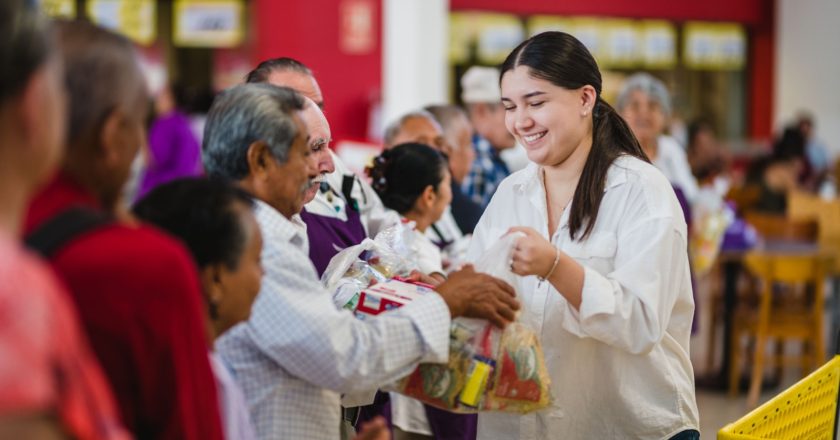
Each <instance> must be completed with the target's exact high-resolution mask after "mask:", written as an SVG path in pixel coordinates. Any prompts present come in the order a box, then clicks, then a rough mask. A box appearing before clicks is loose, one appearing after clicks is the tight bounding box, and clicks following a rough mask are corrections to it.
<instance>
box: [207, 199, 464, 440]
mask: <svg viewBox="0 0 840 440" xmlns="http://www.w3.org/2000/svg"><path fill="white" fill-rule="evenodd" d="M255 214H256V217H257V222H258V223H259V225H260V230H261V231H262V234H263V243H264V245H263V251H262V265H263V268H264V270H265V275H264V276H263V279H262V288H261V289H260V293H259V295H258V296H257V299H256V301H255V303H254V306H253V308H252V311H251V317H250V319H249V320H248V321H247V322H246V323H242V324H239V325H237V326H236V327H234V328H233V329H231V330H230V331H228V332H227V333H225V335H223V336H222V337H221V338H220V339H219V340H218V341H216V349H217V351H218V353H219V354H221V355H222V357H223V359H224V360H225V362H226V364H227V365H228V366H230V368H231V369H232V370H233V373H234V375H235V377H236V380H237V382H239V384H240V385H241V387H242V390H243V392H244V393H245V397H246V399H247V400H248V406H249V409H250V414H251V419H252V421H253V422H254V426H255V428H256V431H257V436H258V438H260V439H307V440H308V439H313V440H319V439H324V440H334V439H337V438H339V427H340V421H341V414H340V403H339V396H340V393H348V392H356V391H364V390H371V389H376V388H377V387H379V386H381V385H384V384H386V383H389V382H392V381H395V380H397V379H399V378H401V377H404V376H406V375H408V374H409V373H411V371H412V370H413V369H414V368H415V367H416V366H417V364H418V363H419V362H438V363H442V362H446V361H447V359H448V356H449V325H450V314H449V309H448V308H447V306H446V303H445V302H444V301H443V299H442V298H441V297H440V296H439V295H437V294H429V295H425V296H424V297H423V298H420V299H418V300H416V301H413V302H412V303H411V304H408V305H406V306H405V307H402V308H401V309H399V310H396V311H393V312H389V313H385V314H383V315H380V316H378V317H375V318H371V319H367V320H364V321H362V320H358V319H356V318H355V317H354V316H353V314H352V313H351V312H349V311H347V310H339V309H337V308H336V307H335V305H334V304H333V302H332V296H331V295H330V293H329V292H328V291H326V290H325V289H324V287H323V286H322V285H321V283H320V282H319V281H318V277H317V275H316V273H315V268H314V267H313V266H312V263H311V262H310V261H309V257H308V256H307V254H306V253H305V252H303V251H302V249H301V246H303V245H304V244H305V243H306V236H305V234H303V233H302V232H301V230H300V228H298V227H296V226H295V225H294V224H293V223H291V222H290V221H289V220H288V219H286V218H285V217H283V216H282V215H281V214H280V213H279V212H277V211H276V210H274V209H273V208H271V207H270V206H268V205H267V204H265V203H263V202H261V201H257V206H256V209H255Z"/></svg>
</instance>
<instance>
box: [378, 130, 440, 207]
mask: <svg viewBox="0 0 840 440" xmlns="http://www.w3.org/2000/svg"><path fill="white" fill-rule="evenodd" d="M447 167H448V164H447V161H446V157H444V155H443V154H441V153H440V152H439V151H438V150H435V149H434V148H432V147H430V146H428V145H424V144H418V143H405V144H399V145H397V146H395V147H394V148H391V149H390V150H385V151H383V152H382V154H380V155H379V156H377V157H376V158H375V159H374V160H373V166H372V167H369V168H368V169H367V173H368V176H370V178H371V179H372V183H371V186H373V189H374V190H375V191H376V193H377V194H379V198H381V199H382V203H383V204H385V206H387V207H388V208H390V209H393V210H394V211H397V212H398V213H400V214H405V213H406V212H408V211H410V210H411V208H413V207H414V202H416V201H417V198H418V197H420V195H422V194H423V191H425V190H426V187H428V186H429V185H431V186H432V188H433V189H434V190H435V192H437V190H438V187H439V186H440V183H441V182H442V181H443V177H444V175H445V172H446V170H447Z"/></svg>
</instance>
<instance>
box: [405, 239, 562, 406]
mask: <svg viewBox="0 0 840 440" xmlns="http://www.w3.org/2000/svg"><path fill="white" fill-rule="evenodd" d="M520 236H521V235H519V234H511V235H508V236H505V237H503V238H502V239H501V240H500V241H499V242H498V243H497V244H496V245H494V246H492V247H491V248H490V249H489V250H488V251H487V252H486V253H485V255H484V257H483V258H482V259H481V260H480V261H479V262H478V263H477V264H476V270H477V271H480V272H485V273H488V274H491V275H493V276H496V277H498V278H500V279H503V280H505V281H508V282H509V283H511V284H513V283H512V281H513V279H514V277H515V275H514V274H513V273H511V272H510V268H509V261H510V255H511V252H512V250H513V246H514V245H515V242H516V240H517V239H518V238H519V237H520ZM449 341H450V344H449V362H448V363H446V364H421V365H420V366H418V367H417V369H416V370H415V371H414V372H413V373H412V374H410V375H409V376H408V377H406V378H405V379H403V380H401V381H399V382H398V383H397V384H395V385H393V386H392V387H390V389H391V390H393V391H396V392H399V393H401V394H404V395H406V396H409V397H413V398H415V399H417V400H420V401H422V402H424V403H427V404H429V405H433V406H436V407H439V408H443V409H446V410H449V411H452V412H457V413H476V412H480V411H506V412H518V413H527V412H532V411H536V410H539V409H542V408H545V407H547V406H549V404H550V403H551V398H550V392H549V385H550V378H549V376H548V369H547V368H546V366H545V358H544V355H543V351H542V346H541V345H540V341H539V338H538V337H537V335H536V334H535V333H534V331H533V330H531V329H529V328H528V327H527V326H525V325H524V324H522V323H519V322H514V323H512V324H510V325H508V326H507V328H505V329H504V330H500V329H499V328H497V327H495V326H493V325H492V324H490V323H488V322H486V321H482V320H475V319H468V318H457V319H454V320H453V321H452V326H451V328H450V338H449Z"/></svg>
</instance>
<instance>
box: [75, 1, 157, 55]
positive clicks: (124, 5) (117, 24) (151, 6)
mask: <svg viewBox="0 0 840 440" xmlns="http://www.w3.org/2000/svg"><path fill="white" fill-rule="evenodd" d="M86 9H87V15H88V17H89V18H90V19H91V21H93V22H94V23H96V24H98V25H100V26H102V27H105V28H108V29H111V30H113V31H116V32H119V33H121V34H123V35H125V36H126V37H128V38H131V39H132V40H134V41H135V42H137V43H140V44H143V45H149V44H151V43H153V42H154V41H155V36H156V30H157V28H156V26H155V19H156V9H155V2H154V0H90V1H88V3H87V8H86Z"/></svg>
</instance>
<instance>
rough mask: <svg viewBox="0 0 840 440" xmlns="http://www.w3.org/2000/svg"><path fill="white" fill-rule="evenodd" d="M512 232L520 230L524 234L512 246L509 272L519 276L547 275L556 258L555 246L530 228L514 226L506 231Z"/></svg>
mask: <svg viewBox="0 0 840 440" xmlns="http://www.w3.org/2000/svg"><path fill="white" fill-rule="evenodd" d="M514 232H522V233H523V234H525V236H524V237H521V238H520V239H519V240H517V242H516V246H514V248H513V254H512V255H511V261H510V270H511V272H513V273H515V274H517V275H521V276H526V275H536V276H538V277H544V276H546V275H548V273H549V272H550V271H551V268H552V267H553V266H554V260H555V259H556V258H557V252H558V251H557V248H555V247H554V245H553V244H551V242H550V241H548V240H546V239H545V238H544V237H543V236H542V235H540V234H539V233H538V232H537V231H535V230H533V229H532V228H526V227H514V228H510V229H509V230H508V231H507V233H508V234H512V233H514Z"/></svg>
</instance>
